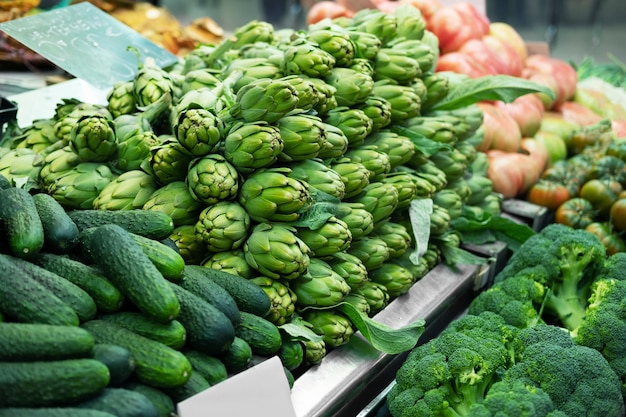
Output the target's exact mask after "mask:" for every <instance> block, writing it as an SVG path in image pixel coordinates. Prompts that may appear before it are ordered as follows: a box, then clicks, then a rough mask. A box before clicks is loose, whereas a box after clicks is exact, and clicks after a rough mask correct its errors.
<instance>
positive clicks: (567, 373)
mask: <svg viewBox="0 0 626 417" xmlns="http://www.w3.org/2000/svg"><path fill="white" fill-rule="evenodd" d="M519 340H520V346H519V350H518V362H516V363H515V364H514V365H513V366H511V367H510V368H508V369H507V370H506V371H505V373H504V376H503V380H505V381H509V380H513V381H522V382H523V383H525V384H527V385H533V386H536V387H538V388H540V389H541V390H543V391H545V392H546V393H547V394H548V395H549V396H550V398H551V399H552V402H553V403H554V406H555V408H556V409H558V410H560V411H562V412H564V413H566V414H567V415H571V416H589V417H592V416H598V417H600V416H602V417H610V416H615V417H620V416H623V415H624V402H623V400H622V393H621V384H620V381H619V379H618V378H617V375H616V374H615V372H613V370H612V369H611V367H610V365H609V363H608V362H607V360H606V359H605V358H604V357H603V356H602V354H600V352H598V351H597V350H595V349H592V348H588V347H586V346H580V345H577V344H575V343H574V340H573V339H572V338H571V336H569V334H568V333H567V332H566V331H564V329H563V328H561V327H559V326H551V325H547V324H541V325H538V326H536V327H534V328H528V329H523V330H520V332H519Z"/></svg>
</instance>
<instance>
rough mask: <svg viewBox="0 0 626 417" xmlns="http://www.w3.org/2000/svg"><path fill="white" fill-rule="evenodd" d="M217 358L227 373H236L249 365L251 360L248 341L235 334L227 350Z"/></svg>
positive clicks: (250, 349)
mask: <svg viewBox="0 0 626 417" xmlns="http://www.w3.org/2000/svg"><path fill="white" fill-rule="evenodd" d="M219 358H220V360H221V361H222V363H224V366H226V370H227V371H228V373H229V374H236V373H237V372H241V371H243V370H244V369H246V368H247V367H248V365H250V361H251V360H252V348H251V347H250V345H249V344H248V342H246V341H245V340H243V339H242V338H240V337H237V336H235V340H233V343H232V344H231V345H230V347H229V348H228V350H227V351H226V352H225V353H224V354H223V355H221V356H220V357H219Z"/></svg>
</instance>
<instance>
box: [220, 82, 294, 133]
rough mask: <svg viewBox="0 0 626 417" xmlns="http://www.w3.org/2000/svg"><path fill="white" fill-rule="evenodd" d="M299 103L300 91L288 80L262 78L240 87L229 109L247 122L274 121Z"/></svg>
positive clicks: (233, 115)
mask: <svg viewBox="0 0 626 417" xmlns="http://www.w3.org/2000/svg"><path fill="white" fill-rule="evenodd" d="M297 105H298V92H297V91H296V89H295V87H293V86H292V85H291V84H290V83H289V82H288V81H284V80H280V79H277V80H272V79H269V78H262V79H259V80H255V81H253V82H251V83H250V84H247V85H245V86H243V87H242V88H240V89H239V91H237V96H236V101H235V103H234V104H233V105H232V106H231V107H230V108H229V110H228V111H229V113H230V115H231V116H232V117H234V118H241V119H243V120H244V121H246V122H257V121H265V122H268V123H274V122H276V121H278V120H279V119H280V118H282V117H284V116H285V115H286V114H287V113H289V112H291V111H293V110H295V109H296V106H297Z"/></svg>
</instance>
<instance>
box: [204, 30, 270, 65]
mask: <svg viewBox="0 0 626 417" xmlns="http://www.w3.org/2000/svg"><path fill="white" fill-rule="evenodd" d="M276 40H277V35H276V33H275V31H274V26H273V25H272V24H271V23H269V22H264V21H260V20H251V21H250V22H248V23H246V24H245V25H243V26H241V27H239V28H237V29H236V30H235V31H234V33H233V34H232V35H231V36H229V37H227V38H226V39H224V40H223V41H222V43H221V44H219V45H218V46H217V47H216V48H213V49H212V50H210V51H209V52H208V53H207V54H202V60H203V62H204V64H205V65H206V66H207V67H208V68H213V67H215V66H219V63H220V61H222V60H223V56H224V54H226V53H227V52H228V51H232V50H237V49H241V48H243V47H245V46H246V45H252V44H254V43H256V42H266V43H269V44H274V43H275V42H276Z"/></svg>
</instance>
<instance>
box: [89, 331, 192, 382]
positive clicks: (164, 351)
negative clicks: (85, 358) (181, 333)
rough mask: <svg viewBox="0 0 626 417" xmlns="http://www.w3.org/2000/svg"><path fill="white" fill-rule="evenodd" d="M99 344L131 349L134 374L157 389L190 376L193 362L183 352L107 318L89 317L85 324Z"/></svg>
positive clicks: (138, 379)
mask: <svg viewBox="0 0 626 417" xmlns="http://www.w3.org/2000/svg"><path fill="white" fill-rule="evenodd" d="M82 327H83V328H84V329H86V330H87V331H88V332H89V333H91V334H92V335H93V336H94V338H95V340H96V343H108V344H114V345H119V346H122V347H124V348H126V349H128V350H129V351H130V353H131V355H133V358H134V359H135V363H136V365H135V371H134V374H133V376H134V377H135V378H136V379H137V381H139V382H142V383H144V384H146V385H150V386H152V387H156V388H164V387H176V386H180V385H183V384H184V383H185V382H187V379H189V375H190V373H191V364H190V363H189V361H188V360H187V358H186V357H185V355H183V354H182V353H181V352H179V351H177V350H174V349H172V348H170V347H168V346H165V345H164V344H163V343H159V342H155V341H154V340H151V339H148V338H147V337H143V336H140V335H138V334H136V333H133V332H132V331H130V330H128V329H125V328H123V327H120V326H118V325H116V324H114V323H110V322H107V321H104V320H97V319H96V320H90V321H88V322H86V323H84V324H83V325H82Z"/></svg>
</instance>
